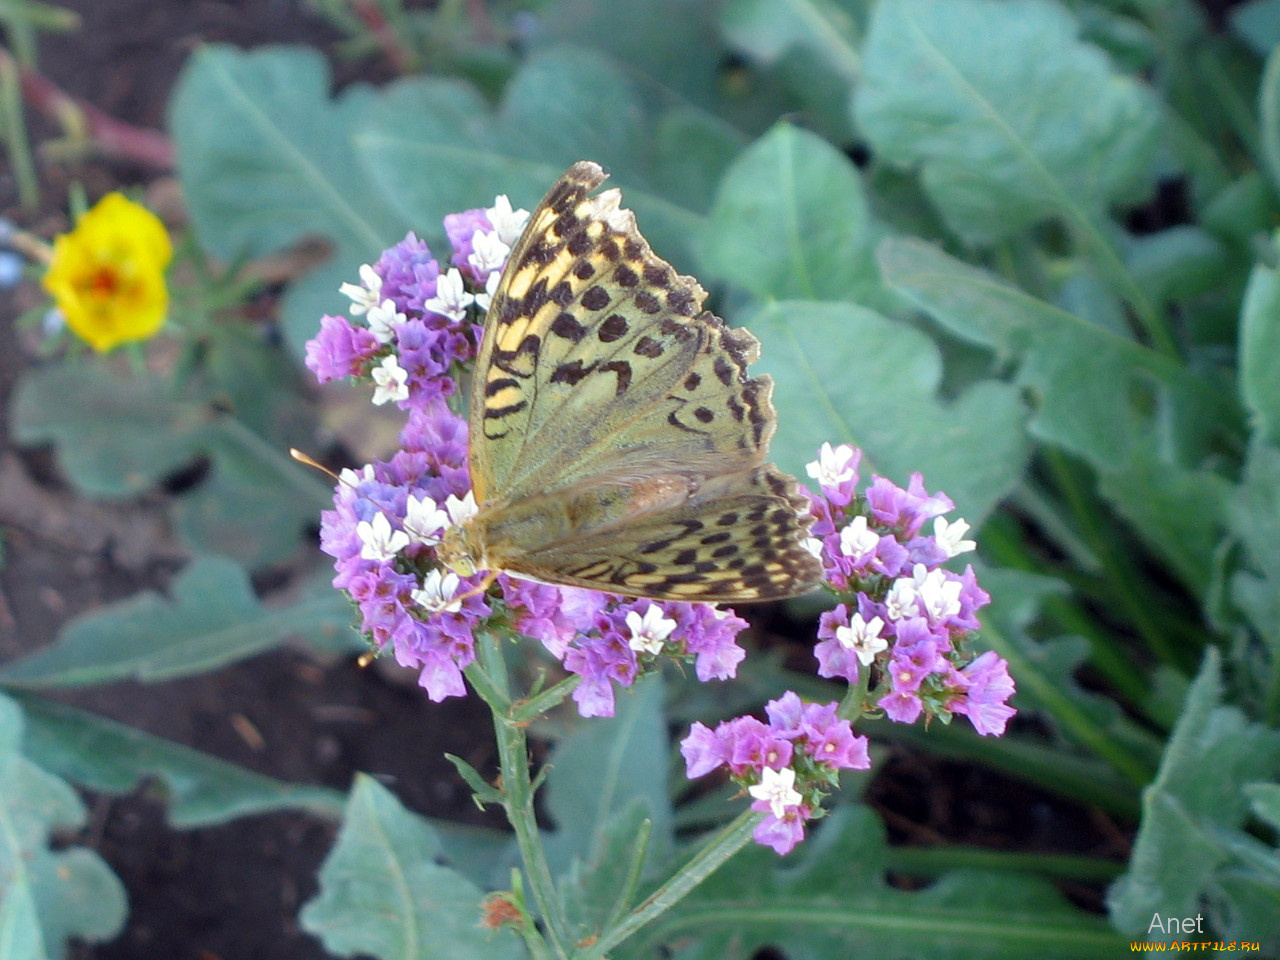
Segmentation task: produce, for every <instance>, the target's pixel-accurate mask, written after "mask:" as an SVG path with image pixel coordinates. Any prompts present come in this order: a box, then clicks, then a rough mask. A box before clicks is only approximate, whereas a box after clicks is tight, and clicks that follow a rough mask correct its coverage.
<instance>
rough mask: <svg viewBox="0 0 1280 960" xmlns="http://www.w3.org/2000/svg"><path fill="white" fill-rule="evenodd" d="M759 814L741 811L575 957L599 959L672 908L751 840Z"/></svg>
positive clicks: (588, 959) (578, 958) (575, 958)
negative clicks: (613, 925)
mask: <svg viewBox="0 0 1280 960" xmlns="http://www.w3.org/2000/svg"><path fill="white" fill-rule="evenodd" d="M760 818H761V815H760V814H759V813H756V812H755V811H753V810H746V811H743V812H742V813H741V814H739V815H738V816H737V817H736V818H734V820H733V821H732V822H730V823H729V824H727V825H726V826H725V827H724V829H723V830H721V831H720V832H719V833H718V834H716V835H715V836H714V837H712V838H711V840H710V841H708V842H707V843H706V844H705V845H704V846H703V847H702V849H700V850H699V851H698V852H697V853H695V854H694V855H693V857H692V858H691V859H690V860H689V862H688V863H687V864H685V865H684V866H683V867H681V868H680V869H679V870H677V871H676V873H675V875H674V876H672V877H671V879H670V880H668V881H667V882H666V883H664V884H663V885H662V886H660V887H659V888H658V889H657V890H655V891H654V892H653V893H652V894H650V895H649V896H648V897H647V898H646V899H645V900H644V902H643V903H640V904H639V905H637V906H636V908H635V909H634V910H632V911H631V912H630V913H629V914H627V916H626V917H625V918H623V920H622V922H621V923H619V924H618V925H617V926H616V927H613V928H611V929H608V930H604V931H602V932H601V934H600V939H599V940H597V941H595V942H594V943H592V944H591V945H590V946H588V947H585V948H583V949H581V950H579V951H578V952H577V953H576V954H574V960H597V958H600V957H603V956H604V955H605V954H606V953H607V952H608V951H610V950H612V949H613V948H614V947H616V946H617V945H618V944H620V943H622V942H623V941H624V940H626V939H627V938H628V937H630V936H631V935H632V934H633V933H635V932H636V931H637V930H639V929H640V928H641V927H643V926H644V925H645V924H646V923H649V922H650V921H651V920H654V919H656V918H658V917H660V916H662V914H664V913H666V912H667V911H668V910H670V909H671V908H672V907H673V906H675V905H676V904H677V903H679V902H680V901H681V900H683V899H684V898H685V897H686V896H688V895H689V894H690V893H691V892H693V889H694V888H695V887H697V886H698V884H700V883H702V881H703V880H706V879H707V877H709V876H711V874H713V873H714V872H715V871H716V870H718V869H719V868H720V867H721V866H722V865H723V864H724V862H725V861H726V860H728V859H729V858H730V857H732V856H733V855H734V854H735V853H737V852H738V851H739V850H741V849H742V848H743V847H745V846H746V845H747V843H748V842H750V840H751V831H752V830H754V829H755V826H756V824H757V823H758V822H759V821H760Z"/></svg>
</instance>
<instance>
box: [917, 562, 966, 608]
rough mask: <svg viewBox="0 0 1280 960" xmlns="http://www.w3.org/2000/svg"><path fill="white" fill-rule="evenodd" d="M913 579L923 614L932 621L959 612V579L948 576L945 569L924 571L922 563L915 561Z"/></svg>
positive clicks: (960, 585)
mask: <svg viewBox="0 0 1280 960" xmlns="http://www.w3.org/2000/svg"><path fill="white" fill-rule="evenodd" d="M914 579H915V582H916V590H917V593H918V595H919V597H920V603H921V605H922V606H923V607H924V611H925V615H926V616H927V617H928V618H929V619H930V620H932V621H933V622H934V623H937V622H938V621H939V620H945V619H946V618H947V617H954V616H955V615H956V614H958V613H959V612H960V590H961V587H962V586H963V585H962V584H961V583H960V581H959V580H953V579H952V578H951V577H949V576H948V575H947V571H945V570H930V571H929V572H928V573H924V564H921V563H917V564H916V568H915V574H914Z"/></svg>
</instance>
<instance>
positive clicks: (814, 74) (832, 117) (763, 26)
mask: <svg viewBox="0 0 1280 960" xmlns="http://www.w3.org/2000/svg"><path fill="white" fill-rule="evenodd" d="M862 9H863V8H862V5H861V4H857V3H851V2H849V0H731V2H730V3H728V4H726V5H725V7H724V10H723V12H722V13H721V15H720V26H721V29H722V30H723V31H724V34H725V38H726V39H727V40H728V42H729V43H730V45H732V46H733V47H734V48H735V49H736V50H737V51H738V52H739V53H740V54H742V55H743V56H745V57H747V58H749V59H750V60H752V61H753V62H755V63H757V64H759V65H762V66H765V67H771V68H773V69H774V70H775V71H776V72H777V73H778V75H779V76H780V77H781V78H782V80H783V82H784V83H785V85H786V87H787V89H788V90H789V91H790V92H791V93H792V94H793V95H794V96H795V97H796V98H797V99H798V100H799V101H800V102H801V103H802V104H804V105H805V108H806V112H807V113H808V114H809V117H810V118H811V122H809V123H806V126H815V125H816V127H817V129H818V131H819V132H821V133H822V134H824V135H825V136H826V137H827V139H829V140H832V141H834V142H836V143H845V142H848V141H850V140H852V139H853V136H854V132H853V129H852V115H851V109H850V108H851V105H852V98H853V89H854V84H855V82H856V81H857V79H858V72H859V69H860V68H861V65H862V64H861V58H860V57H859V55H858V51H857V46H858V40H859V39H860V37H859V32H860V30H859V26H860V23H859V21H860V20H861V17H862Z"/></svg>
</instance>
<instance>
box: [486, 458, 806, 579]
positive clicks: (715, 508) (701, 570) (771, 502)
mask: <svg viewBox="0 0 1280 960" xmlns="http://www.w3.org/2000/svg"><path fill="white" fill-rule="evenodd" d="M806 508H807V501H805V499H804V497H803V496H802V495H801V494H800V493H799V491H798V489H797V488H796V485H795V481H794V480H792V479H791V478H790V477H788V476H786V475H785V474H782V473H780V472H779V471H778V470H776V469H775V468H774V467H773V466H771V465H765V466H763V467H757V468H753V469H751V470H748V471H744V472H743V473H741V474H730V475H727V476H724V477H718V478H714V479H713V480H711V481H708V483H707V484H706V486H705V487H704V488H703V489H702V490H699V491H697V492H695V493H694V494H693V495H692V496H691V497H690V498H689V499H688V500H687V501H685V502H684V503H681V504H679V505H678V506H675V507H671V508H668V509H663V510H657V511H653V512H650V513H644V514H641V515H638V516H633V517H631V518H628V520H627V521H626V522H625V535H623V534H622V532H621V531H619V530H617V529H615V528H613V527H610V526H602V527H600V528H598V529H596V530H594V531H590V532H584V533H583V534H582V535H579V536H575V537H573V538H571V539H566V540H564V541H561V542H553V543H550V544H548V545H546V546H543V547H540V548H538V549H535V550H532V551H530V552H528V553H526V554H524V555H523V556H521V557H520V558H518V559H515V558H513V560H512V561H511V562H510V563H509V565H508V566H509V569H511V571H512V572H515V573H522V574H525V575H527V576H530V577H533V578H535V579H538V580H547V581H550V582H558V583H568V584H572V585H575V586H584V587H593V588H595V589H598V590H608V591H611V592H614V593H622V594H628V595H633V596H646V597H653V598H656V599H663V600H687V601H713V602H743V601H755V600H773V599H778V598H780V597H788V596H793V595H794V594H795V593H796V592H797V584H806V583H812V582H813V581H816V580H817V579H818V578H819V577H820V576H821V567H820V565H819V564H818V561H817V560H816V559H815V558H814V556H813V555H812V554H811V553H810V552H809V551H808V550H807V549H806V548H805V546H804V538H805V536H806V535H807V532H808V522H807V521H806V520H804V519H803V517H804V512H803V511H804V510H805V509H806Z"/></svg>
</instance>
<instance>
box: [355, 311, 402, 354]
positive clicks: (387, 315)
mask: <svg viewBox="0 0 1280 960" xmlns="http://www.w3.org/2000/svg"><path fill="white" fill-rule="evenodd" d="M353 312H354V311H353ZM365 319H366V320H368V321H369V332H370V333H372V334H373V338H374V339H375V340H377V341H378V342H379V343H390V342H391V338H392V337H394V336H395V335H396V331H395V328H396V326H398V325H399V324H402V323H404V321H405V315H404V314H403V313H400V312H398V311H397V310H396V302H395V301H394V300H383V301H382V303H380V304H378V305H377V306H376V307H370V308H369V315H368V316H367V317H365Z"/></svg>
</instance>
